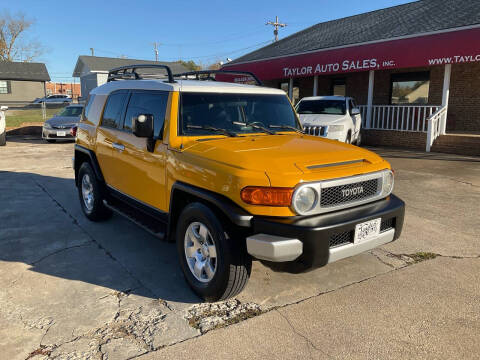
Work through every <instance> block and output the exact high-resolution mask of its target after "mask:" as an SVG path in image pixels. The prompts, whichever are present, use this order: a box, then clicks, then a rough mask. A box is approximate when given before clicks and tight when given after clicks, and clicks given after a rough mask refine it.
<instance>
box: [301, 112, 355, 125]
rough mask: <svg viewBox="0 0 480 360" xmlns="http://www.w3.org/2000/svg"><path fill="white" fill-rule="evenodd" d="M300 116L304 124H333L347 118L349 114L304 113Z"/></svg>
mask: <svg viewBox="0 0 480 360" xmlns="http://www.w3.org/2000/svg"><path fill="white" fill-rule="evenodd" d="M298 116H299V117H300V121H301V122H302V125H306V124H312V125H333V124H337V123H340V122H342V121H343V120H345V118H346V116H347V115H325V114H302V115H298Z"/></svg>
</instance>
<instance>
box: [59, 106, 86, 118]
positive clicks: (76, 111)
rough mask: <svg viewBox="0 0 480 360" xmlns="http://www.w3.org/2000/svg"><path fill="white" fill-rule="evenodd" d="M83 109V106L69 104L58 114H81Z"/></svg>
mask: <svg viewBox="0 0 480 360" xmlns="http://www.w3.org/2000/svg"><path fill="white" fill-rule="evenodd" d="M82 110H83V107H81V106H72V107H70V106H67V107H66V108H65V109H63V110H62V111H61V112H60V113H59V114H58V116H80V114H81V113H82Z"/></svg>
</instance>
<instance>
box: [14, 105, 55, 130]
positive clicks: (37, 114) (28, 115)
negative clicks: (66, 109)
mask: <svg viewBox="0 0 480 360" xmlns="http://www.w3.org/2000/svg"><path fill="white" fill-rule="evenodd" d="M60 110H61V109H58V108H57V109H48V108H47V119H50V118H51V117H52V116H53V115H55V114H56V113H58V112H60ZM6 123H7V127H18V126H20V125H21V124H22V123H43V117H42V109H28V110H23V109H22V110H7V116H6Z"/></svg>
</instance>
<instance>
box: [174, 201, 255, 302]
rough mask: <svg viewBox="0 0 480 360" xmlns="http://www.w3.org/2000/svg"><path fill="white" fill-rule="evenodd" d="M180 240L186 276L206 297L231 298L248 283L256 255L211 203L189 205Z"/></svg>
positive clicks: (181, 220)
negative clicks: (222, 219) (250, 251)
mask: <svg viewBox="0 0 480 360" xmlns="http://www.w3.org/2000/svg"><path fill="white" fill-rule="evenodd" d="M176 242H177V250H178V255H179V259H180V266H181V268H182V271H183V274H184V275H185V279H186V280H187V283H188V285H189V286H190V287H191V288H192V290H193V291H194V292H195V293H196V294H197V295H198V296H200V297H201V298H203V299H204V300H206V301H210V302H213V301H219V300H225V299H228V298H230V297H233V296H235V295H237V294H239V293H240V292H241V291H242V290H243V288H244V287H245V285H246V284H247V282H248V279H249V277H250V271H251V268H252V258H251V257H250V256H249V255H248V253H247V251H246V247H245V241H242V239H236V238H234V237H233V233H232V232H230V231H229V229H227V227H226V226H224V225H223V224H222V223H221V222H220V221H219V220H218V218H217V216H216V215H215V214H214V212H213V211H212V210H211V209H210V208H209V207H207V206H205V205H203V204H201V203H192V204H189V205H187V207H185V209H184V210H183V211H182V213H181V214H180V217H179V219H178V225H177V235H176Z"/></svg>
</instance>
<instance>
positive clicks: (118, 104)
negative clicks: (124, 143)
mask: <svg viewBox="0 0 480 360" xmlns="http://www.w3.org/2000/svg"><path fill="white" fill-rule="evenodd" d="M126 96H127V94H126V93H114V94H112V95H110V96H109V97H108V100H107V105H105V110H104V111H103V118H102V126H106V127H112V128H118V129H120V128H121V126H120V124H121V120H122V110H123V105H124V103H125V98H126Z"/></svg>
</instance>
